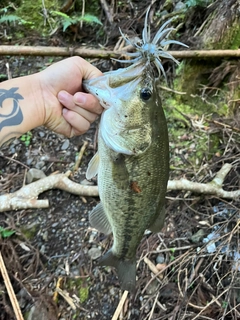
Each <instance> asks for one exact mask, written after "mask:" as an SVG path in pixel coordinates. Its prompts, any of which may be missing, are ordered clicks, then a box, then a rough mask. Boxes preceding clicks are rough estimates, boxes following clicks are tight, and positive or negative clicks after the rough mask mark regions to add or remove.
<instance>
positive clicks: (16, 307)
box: [0, 252, 24, 320]
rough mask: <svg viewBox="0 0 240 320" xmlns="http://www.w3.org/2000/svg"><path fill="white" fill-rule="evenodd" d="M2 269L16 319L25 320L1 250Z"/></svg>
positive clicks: (0, 261) (0, 266)
mask: <svg viewBox="0 0 240 320" xmlns="http://www.w3.org/2000/svg"><path fill="white" fill-rule="evenodd" d="M0 270H1V273H2V277H3V280H4V282H5V286H6V288H7V292H8V295H9V298H10V300H11V304H12V307H13V310H14V313H15V316H16V319H17V320H24V319H23V315H22V312H21V309H20V307H19V304H18V301H17V298H16V295H15V293H14V290H13V287H12V284H11V281H10V279H9V276H8V273H7V270H6V267H5V264H4V261H3V257H2V254H1V252H0Z"/></svg>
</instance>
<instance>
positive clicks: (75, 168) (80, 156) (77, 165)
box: [73, 141, 88, 171]
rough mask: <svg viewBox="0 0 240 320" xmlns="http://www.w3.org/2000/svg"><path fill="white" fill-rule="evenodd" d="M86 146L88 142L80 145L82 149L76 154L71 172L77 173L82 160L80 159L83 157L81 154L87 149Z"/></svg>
mask: <svg viewBox="0 0 240 320" xmlns="http://www.w3.org/2000/svg"><path fill="white" fill-rule="evenodd" d="M87 145H88V142H87V141H84V143H83V145H82V147H81V149H80V152H79V154H78V157H77V161H76V163H75V166H74V168H73V171H77V170H78V168H79V165H80V163H81V160H82V157H83V154H84V151H85V150H86V148H87Z"/></svg>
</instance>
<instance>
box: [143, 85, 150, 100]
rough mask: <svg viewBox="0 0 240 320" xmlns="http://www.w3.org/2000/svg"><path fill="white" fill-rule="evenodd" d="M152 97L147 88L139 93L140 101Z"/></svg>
mask: <svg viewBox="0 0 240 320" xmlns="http://www.w3.org/2000/svg"><path fill="white" fill-rule="evenodd" d="M151 96H152V92H151V90H150V89H149V88H142V89H141V91H140V98H141V99H142V100H149V99H150V98H151Z"/></svg>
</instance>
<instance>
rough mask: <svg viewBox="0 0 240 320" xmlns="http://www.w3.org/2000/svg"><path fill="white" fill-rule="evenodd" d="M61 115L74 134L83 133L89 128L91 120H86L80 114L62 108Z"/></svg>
mask: <svg viewBox="0 0 240 320" xmlns="http://www.w3.org/2000/svg"><path fill="white" fill-rule="evenodd" d="M63 117H64V119H65V120H66V121H67V122H68V123H69V125H70V126H71V127H72V131H73V132H74V135H80V134H83V133H85V132H86V131H87V130H88V129H89V128H90V124H91V122H90V121H88V120H87V119H86V118H85V117H83V116H82V115H80V114H78V113H76V112H74V111H72V110H68V109H66V108H63ZM95 117H96V115H95ZM71 136H72V135H71Z"/></svg>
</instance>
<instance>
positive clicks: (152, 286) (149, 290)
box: [146, 280, 159, 295]
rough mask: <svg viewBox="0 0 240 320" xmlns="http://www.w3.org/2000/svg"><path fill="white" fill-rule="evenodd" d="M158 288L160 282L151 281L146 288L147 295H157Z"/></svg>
mask: <svg viewBox="0 0 240 320" xmlns="http://www.w3.org/2000/svg"><path fill="white" fill-rule="evenodd" d="M158 286H159V282H158V280H153V281H151V282H150V283H149V285H148V286H147V288H146V294H148V295H152V294H154V293H156V291H157V289H158Z"/></svg>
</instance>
